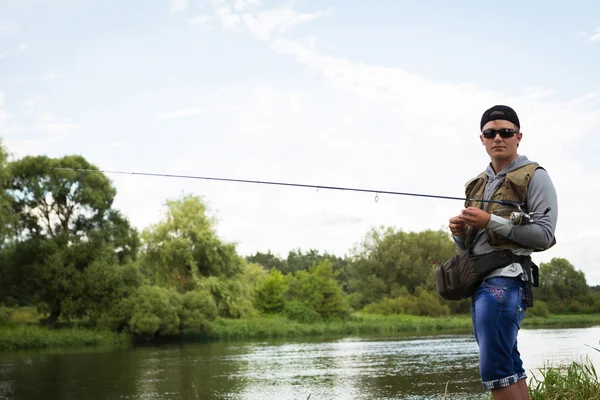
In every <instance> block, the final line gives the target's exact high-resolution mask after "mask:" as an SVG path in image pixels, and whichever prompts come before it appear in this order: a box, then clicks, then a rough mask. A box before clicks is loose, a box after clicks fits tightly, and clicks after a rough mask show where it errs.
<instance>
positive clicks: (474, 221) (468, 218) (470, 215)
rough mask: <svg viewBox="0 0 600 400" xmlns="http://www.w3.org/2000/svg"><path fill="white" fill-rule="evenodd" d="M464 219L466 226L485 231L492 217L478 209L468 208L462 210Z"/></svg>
mask: <svg viewBox="0 0 600 400" xmlns="http://www.w3.org/2000/svg"><path fill="white" fill-rule="evenodd" d="M462 218H463V221H464V222H465V224H467V225H469V226H472V227H473V228H479V229H485V228H486V227H487V226H488V223H489V222H490V219H491V218H492V216H491V215H490V214H489V213H487V212H485V211H483V210H482V209H480V208H477V207H468V208H466V209H464V210H462Z"/></svg>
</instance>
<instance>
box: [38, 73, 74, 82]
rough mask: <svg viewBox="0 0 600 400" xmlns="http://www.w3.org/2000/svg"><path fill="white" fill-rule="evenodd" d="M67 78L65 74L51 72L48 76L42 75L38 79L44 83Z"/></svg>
mask: <svg viewBox="0 0 600 400" xmlns="http://www.w3.org/2000/svg"><path fill="white" fill-rule="evenodd" d="M68 76H69V75H67V74H61V73H56V72H51V73H49V74H46V75H43V76H42V77H41V78H40V79H41V80H44V81H50V80H54V79H60V78H66V77H68Z"/></svg>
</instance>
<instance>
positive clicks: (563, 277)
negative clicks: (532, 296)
mask: <svg viewBox="0 0 600 400" xmlns="http://www.w3.org/2000/svg"><path fill="white" fill-rule="evenodd" d="M535 290H536V292H537V293H536V297H537V298H538V299H540V300H542V301H545V302H547V303H548V306H549V308H550V310H551V311H554V312H564V311H577V310H576V309H572V310H569V309H570V308H579V306H580V304H579V305H578V303H581V302H585V301H586V300H585V299H586V296H588V294H590V287H589V286H588V285H587V282H586V279H585V274H584V273H583V271H579V270H576V269H575V267H574V266H573V264H571V263H570V262H569V261H568V260H567V259H565V258H553V259H551V260H550V261H549V262H547V263H541V264H540V286H539V287H538V288H536V289H535Z"/></svg>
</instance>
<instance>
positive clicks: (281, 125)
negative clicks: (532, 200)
mask: <svg viewBox="0 0 600 400" xmlns="http://www.w3.org/2000/svg"><path fill="white" fill-rule="evenodd" d="M368 4H370V5H368ZM598 15H600V5H599V3H593V2H591V1H588V2H570V3H568V4H566V3H564V4H563V3H560V2H539V1H538V2H527V3H518V2H516V1H512V2H503V3H502V4H501V5H494V4H492V3H491V2H488V3H487V4H483V3H481V2H475V1H461V2H453V3H452V4H451V3H450V2H444V1H441V0H440V1H428V2H417V1H413V2H406V1H379V2H369V3H368V2H358V1H354V2H351V1H344V2H342V1H319V2H317V1H302V0H294V1H291V0H290V1H257V0H206V1H200V0H196V1H185V0H172V1H169V0H156V1H144V2H121V1H120V2H117V1H103V2H92V1H75V0H37V1H34V0H21V1H17V0H2V1H0V137H1V138H2V139H3V141H4V142H5V144H6V145H7V147H8V148H9V150H10V151H11V152H12V153H13V154H14V156H15V157H20V156H23V155H25V154H48V155H51V156H57V157H58V156H63V155H65V154H73V153H75V154H81V155H84V156H85V157H86V158H88V159H89V160H90V161H91V162H93V163H95V164H96V165H98V166H99V167H100V168H105V169H113V170H119V169H120V170H136V171H148V172H165V173H180V174H195V175H208V176H224V177H237V178H245V179H262V180H285V181H292V182H300V183H313V184H322V185H339V186H353V187H366V188H377V189H381V190H397V191H404V192H418V193H433V194H442V195H450V196H461V195H462V187H463V184H464V182H465V181H466V180H468V179H469V178H470V177H472V176H474V175H475V174H477V173H478V172H480V171H481V170H483V168H485V165H486V164H487V162H488V159H487V156H486V154H485V151H484V149H483V147H482V146H481V144H480V142H479V139H478V130H477V129H478V122H479V118H480V115H481V112H482V111H483V110H484V109H486V108H487V107H489V106H490V105H493V104H498V103H505V104H509V105H512V106H513V107H515V108H516V110H517V112H518V113H519V115H520V116H521V121H522V129H523V131H524V138H523V145H522V146H521V152H522V154H525V155H527V156H528V157H529V158H531V159H534V160H536V161H539V162H540V163H541V164H542V165H544V166H545V167H546V168H547V169H548V171H549V172H550V174H551V177H552V178H553V181H554V183H555V185H556V187H557V190H558V193H559V204H560V210H559V212H560V216H559V226H558V230H557V239H558V244H557V246H556V247H555V248H553V249H551V250H550V251H547V252H545V253H542V254H536V256H535V259H536V261H538V262H543V261H547V260H549V259H550V258H551V257H566V258H568V259H569V260H570V261H571V262H573V263H574V264H575V266H576V267H577V268H579V269H582V270H584V271H585V272H586V276H587V278H588V282H590V283H592V284H600V272H599V271H598V269H597V266H598V264H599V263H600V249H599V248H598V246H597V245H596V243H597V242H598V239H600V231H599V229H598V226H599V225H600V217H597V216H595V215H594V213H593V211H592V210H591V207H592V206H593V204H594V200H595V199H596V198H598V197H599V196H600V190H599V189H598V187H600V185H599V184H600V168H599V167H598V163H597V162H596V158H597V156H596V151H597V149H598V148H599V147H600V146H599V144H600V143H599V139H598V134H597V133H598V132H599V131H600V112H599V111H600V74H598V73H597V72H596V71H597V69H598V67H599V62H598V61H599V60H600V56H599V54H600V19H599V18H598V17H597V16H598ZM110 177H111V178H112V179H113V180H114V182H115V185H116V187H117V190H118V195H117V199H116V206H117V207H118V208H120V209H121V210H123V211H124V212H125V213H126V214H127V215H128V216H129V218H130V219H131V221H132V222H133V223H134V224H135V225H136V226H138V227H139V228H140V229H142V228H144V227H146V226H148V225H149V224H151V223H154V222H156V221H157V220H158V219H159V218H160V217H161V214H160V211H161V205H162V204H163V202H164V201H165V200H166V199H168V198H173V197H176V196H178V195H180V194H182V193H183V192H190V193H197V194H200V195H202V196H204V197H205V199H206V201H207V202H208V204H209V205H210V206H211V209H212V210H213V212H214V214H215V215H216V216H217V217H218V219H219V221H220V222H219V225H218V229H219V233H220V234H221V235H222V236H223V237H224V238H225V239H226V240H232V241H236V242H237V243H238V249H239V250H240V251H241V252H242V253H244V254H247V253H251V252H254V251H256V250H260V251H266V250H267V249H271V250H273V251H274V252H276V253H279V254H281V255H283V256H285V255H286V254H287V251H288V250H290V249H292V248H297V247H300V248H303V249H308V248H311V247H312V248H317V249H319V250H327V251H333V252H336V253H338V254H344V253H348V252H349V251H350V249H351V248H352V247H353V246H355V245H356V244H357V243H358V242H360V241H361V240H362V238H363V236H364V234H365V233H366V232H367V230H368V229H369V228H370V227H371V226H376V225H386V226H395V227H397V228H402V229H405V230H422V229H427V228H433V229H438V228H442V229H446V226H447V221H448V218H449V217H450V216H452V215H454V214H456V213H458V212H459V211H460V209H461V206H462V204H461V203H460V202H453V201H444V200H424V199H421V198H414V197H412V198H409V197H389V196H382V197H381V200H380V201H379V202H377V203H375V202H374V201H373V196H371V195H364V194H352V193H340V192H325V191H319V192H316V191H312V190H304V189H292V188H279V187H264V186H262V187H257V186H254V185H249V186H247V185H246V186H245V185H238V184H228V183H217V182H205V181H202V182H199V181H193V182H191V181H181V180H175V179H172V180H168V179H156V178H140V177H128V176H119V175H116V176H115V175H111V176H110ZM581 199H583V200H584V201H585V203H584V204H586V205H587V207H590V210H588V209H585V208H584V209H582V207H581V206H580V205H579V204H580V203H578V202H579V201H581Z"/></svg>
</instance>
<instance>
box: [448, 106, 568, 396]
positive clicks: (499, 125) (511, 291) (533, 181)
mask: <svg viewBox="0 0 600 400" xmlns="http://www.w3.org/2000/svg"><path fill="white" fill-rule="evenodd" d="M480 129H481V135H480V139H481V143H482V144H483V146H484V147H485V150H486V152H487V153H488V155H489V156H490V161H491V162H490V164H489V165H488V166H487V168H486V169H485V171H484V172H482V173H481V174H480V175H478V176H477V177H475V178H473V179H471V180H470V181H469V182H467V185H466V196H467V198H470V199H482V200H513V201H519V202H522V203H524V204H525V206H524V207H522V208H523V211H525V212H527V213H529V214H531V217H532V218H531V221H529V222H528V223H525V224H523V225H514V224H513V222H511V221H510V219H509V218H510V214H511V212H513V211H519V210H518V209H517V208H516V206H510V205H509V206H506V205H501V204H496V203H488V202H477V201H466V202H465V209H463V210H462V212H461V214H459V215H457V216H455V217H452V218H450V224H449V228H450V231H451V232H452V235H453V237H454V240H455V242H456V244H457V246H458V247H459V248H460V249H462V250H464V249H466V248H469V249H471V252H472V253H473V254H476V255H480V254H485V253H490V254H494V255H499V254H501V253H492V252H500V251H502V250H503V249H510V251H509V254H510V256H509V258H510V260H508V261H507V262H506V264H505V265H501V266H500V267H499V268H497V269H495V270H493V271H492V272H491V273H489V274H488V275H487V276H486V277H485V278H484V280H483V282H482V283H481V285H480V286H479V287H478V288H477V290H476V291H475V293H474V294H473V296H472V301H471V318H472V321H473V333H474V335H475V339H476V341H477V344H478V346H479V372H480V374H481V380H482V383H483V386H484V387H485V388H487V389H490V390H491V391H492V397H493V398H494V399H495V400H500V399H511V400H526V399H529V394H528V390H527V383H526V379H527V375H526V374H525V370H524V369H523V362H522V361H521V357H520V353H519V350H518V346H517V334H518V331H519V329H520V326H521V321H522V320H523V318H524V316H525V312H526V310H527V307H528V304H529V305H531V304H532V284H534V283H535V284H537V282H533V281H534V276H535V275H534V274H533V273H532V268H533V270H534V271H537V270H536V266H535V264H532V263H531V257H530V254H531V253H532V252H533V251H544V250H546V249H548V248H550V247H552V246H553V245H554V244H555V243H556V241H555V239H554V233H555V230H556V221H557V217H558V202H557V196H556V191H555V188H554V185H553V183H552V180H551V179H550V176H549V175H548V173H547V172H546V170H544V169H543V168H542V167H541V166H539V165H538V164H537V163H535V162H533V161H530V160H529V159H528V158H527V157H526V156H524V155H519V154H518V153H517V149H518V147H519V143H520V142H521V139H522V137H523V133H522V132H521V131H520V122H519V118H518V116H517V113H516V112H515V111H514V110H513V109H512V108H510V107H508V106H502V105H497V106H494V107H492V108H490V109H488V110H486V111H485V112H484V113H483V116H482V117H481V124H480ZM504 251H507V250H504ZM505 259H506V257H505Z"/></svg>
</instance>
